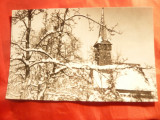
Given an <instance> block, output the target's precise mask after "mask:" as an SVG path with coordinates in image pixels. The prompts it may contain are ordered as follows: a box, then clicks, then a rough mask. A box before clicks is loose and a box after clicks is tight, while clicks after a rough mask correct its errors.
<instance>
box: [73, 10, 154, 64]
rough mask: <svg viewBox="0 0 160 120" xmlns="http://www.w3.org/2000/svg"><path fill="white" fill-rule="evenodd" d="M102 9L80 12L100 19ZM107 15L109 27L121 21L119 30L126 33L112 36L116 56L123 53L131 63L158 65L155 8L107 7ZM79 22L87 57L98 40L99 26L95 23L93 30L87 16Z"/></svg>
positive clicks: (85, 56) (83, 51)
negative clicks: (155, 54)
mask: <svg viewBox="0 0 160 120" xmlns="http://www.w3.org/2000/svg"><path fill="white" fill-rule="evenodd" d="M101 11H102V9H101V8H92V9H91V8H83V9H80V13H82V14H84V15H85V14H89V15H90V17H91V18H93V19H94V20H96V21H98V22H100V18H101ZM104 16H105V23H106V25H107V27H108V28H110V27H113V26H114V25H116V24H117V23H118V26H117V27H116V28H115V29H116V30H117V31H121V32H122V34H115V35H114V36H112V37H110V36H109V35H108V38H110V41H111V43H112V57H114V56H116V54H120V55H121V56H122V58H127V59H128V60H127V61H126V62H128V63H136V64H148V65H154V64H155V57H154V39H153V38H154V36H153V15H152V9H151V8H104ZM78 23H79V24H78V25H77V26H76V28H75V34H76V36H78V37H79V38H80V40H81V42H82V49H81V52H82V56H83V58H84V59H87V58H88V54H89V53H88V51H90V47H91V46H93V45H94V44H95V42H96V41H97V40H98V34H99V26H98V25H96V24H94V31H89V26H88V21H87V20H86V19H81V22H78Z"/></svg>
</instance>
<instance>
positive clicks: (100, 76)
mask: <svg viewBox="0 0 160 120" xmlns="http://www.w3.org/2000/svg"><path fill="white" fill-rule="evenodd" d="M100 23H101V26H100V30H99V36H98V40H97V42H96V43H95V44H94V46H93V47H94V52H95V61H96V64H97V65H98V66H109V67H111V69H110V70H108V69H106V70H105V69H104V70H100V71H98V72H97V71H93V79H94V86H95V88H102V89H107V88H108V85H107V81H108V80H109V79H111V76H112V77H113V78H112V79H114V81H115V89H116V91H117V92H118V93H119V94H120V95H121V97H122V98H124V100H125V101H129V102H130V101H136V100H137V99H138V100H139V101H152V100H153V99H154V98H153V95H152V91H154V90H153V89H154V87H153V84H152V83H153V81H152V80H151V79H150V78H146V77H145V74H144V72H143V70H142V69H141V66H140V65H139V64H134V63H133V64H127V63H121V64H114V63H113V62H112V58H111V50H112V44H111V42H110V41H109V40H108V39H107V31H106V24H105V18H104V9H103V8H102V15H101V22H100ZM119 68H122V69H119ZM115 70H116V73H118V74H116V77H114V76H115V74H114V72H113V71H115Z"/></svg>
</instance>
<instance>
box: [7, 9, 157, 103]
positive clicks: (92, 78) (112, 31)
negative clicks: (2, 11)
mask: <svg viewBox="0 0 160 120" xmlns="http://www.w3.org/2000/svg"><path fill="white" fill-rule="evenodd" d="M11 22H12V23H11V25H12V28H11V53H10V70H9V77H8V87H7V93H6V99H17V100H45V101H90V102H93V101H94V102H155V101H158V97H157V85H156V72H155V56H154V34H153V10H152V8H147V7H141V8H138V7H133V8H130V7H128V8H124V7H121V8H114V7H113V8H58V9H29V10H13V11H12V21H11Z"/></svg>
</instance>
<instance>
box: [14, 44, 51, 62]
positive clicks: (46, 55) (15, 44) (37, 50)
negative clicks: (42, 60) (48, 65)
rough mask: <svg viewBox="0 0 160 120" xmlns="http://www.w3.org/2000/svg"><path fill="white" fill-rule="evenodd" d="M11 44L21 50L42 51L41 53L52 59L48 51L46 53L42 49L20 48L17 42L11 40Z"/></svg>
mask: <svg viewBox="0 0 160 120" xmlns="http://www.w3.org/2000/svg"><path fill="white" fill-rule="evenodd" d="M11 44H13V45H16V46H18V47H19V48H20V49H21V50H23V51H27V52H39V53H43V54H45V55H46V56H48V57H49V58H51V59H52V57H51V56H50V55H49V54H48V53H46V52H45V51H44V50H42V49H24V48H22V47H21V46H20V45H18V44H17V43H13V42H12V43H11Z"/></svg>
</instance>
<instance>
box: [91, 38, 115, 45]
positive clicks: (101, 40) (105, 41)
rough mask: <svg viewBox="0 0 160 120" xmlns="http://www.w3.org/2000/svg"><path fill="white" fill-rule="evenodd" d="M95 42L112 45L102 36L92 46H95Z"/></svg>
mask: <svg viewBox="0 0 160 120" xmlns="http://www.w3.org/2000/svg"><path fill="white" fill-rule="evenodd" d="M97 44H106V45H112V44H111V43H110V42H109V41H108V40H103V38H102V36H100V37H99V38H98V41H97V42H96V43H95V44H94V47H96V45H97Z"/></svg>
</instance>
